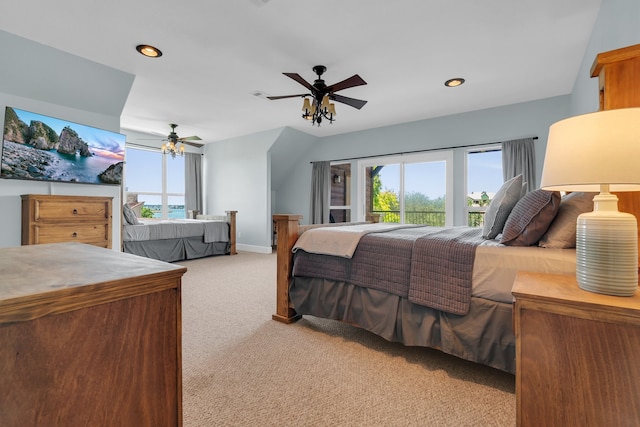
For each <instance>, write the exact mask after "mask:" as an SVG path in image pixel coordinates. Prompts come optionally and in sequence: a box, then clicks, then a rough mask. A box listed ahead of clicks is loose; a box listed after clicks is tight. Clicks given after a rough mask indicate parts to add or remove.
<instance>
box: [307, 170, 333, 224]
mask: <svg viewBox="0 0 640 427" xmlns="http://www.w3.org/2000/svg"><path fill="white" fill-rule="evenodd" d="M330 172H331V162H327V161H325V162H313V169H312V170H311V224H325V223H328V222H329V186H330V185H331V183H330Z"/></svg>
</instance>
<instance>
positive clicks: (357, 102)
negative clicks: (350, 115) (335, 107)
mask: <svg viewBox="0 0 640 427" xmlns="http://www.w3.org/2000/svg"><path fill="white" fill-rule="evenodd" d="M329 99H332V100H334V101H336V102H342V103H343V104H347V105H350V106H352V107H353V108H357V109H358V110H359V109H361V108H362V107H364V104H366V103H367V101H363V100H362V99H355V98H349V97H347V96H342V95H336V94H335V93H332V94H330V95H329Z"/></svg>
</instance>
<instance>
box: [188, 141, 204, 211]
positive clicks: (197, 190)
mask: <svg viewBox="0 0 640 427" xmlns="http://www.w3.org/2000/svg"><path fill="white" fill-rule="evenodd" d="M184 208H185V210H186V211H187V212H189V211H190V210H197V211H198V212H199V213H202V155H201V154H196V153H185V155H184Z"/></svg>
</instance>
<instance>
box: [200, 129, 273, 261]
mask: <svg viewBox="0 0 640 427" xmlns="http://www.w3.org/2000/svg"><path fill="white" fill-rule="evenodd" d="M281 133H282V129H275V130H271V131H265V132H260V133H256V134H253V135H248V136H243V137H238V138H233V139H229V140H225V141H220V142H215V143H211V144H207V145H206V146H205V153H204V162H203V163H204V164H205V167H204V179H203V181H204V185H203V186H204V191H205V194H206V200H205V204H206V208H205V211H206V213H207V214H209V215H218V214H222V213H224V212H225V211H227V210H236V211H238V215H237V219H236V226H237V231H236V237H237V249H238V250H246V251H253V252H261V253H270V252H271V230H272V220H271V204H270V203H271V168H270V163H271V160H270V155H269V148H270V147H271V146H272V145H273V143H274V141H275V140H276V139H277V138H278V137H279V136H280V134H281Z"/></svg>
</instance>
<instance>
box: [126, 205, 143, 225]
mask: <svg viewBox="0 0 640 427" xmlns="http://www.w3.org/2000/svg"><path fill="white" fill-rule="evenodd" d="M122 215H123V216H124V219H125V221H126V223H127V224H129V225H139V224H140V221H138V218H136V213H135V212H134V211H133V209H131V207H130V206H129V205H127V204H126V203H125V204H124V205H123V207H122Z"/></svg>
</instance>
